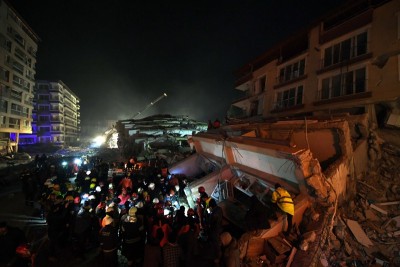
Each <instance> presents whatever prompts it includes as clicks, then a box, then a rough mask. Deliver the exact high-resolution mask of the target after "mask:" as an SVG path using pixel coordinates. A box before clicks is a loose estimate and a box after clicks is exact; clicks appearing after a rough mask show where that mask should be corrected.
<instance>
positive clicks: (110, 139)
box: [103, 93, 167, 148]
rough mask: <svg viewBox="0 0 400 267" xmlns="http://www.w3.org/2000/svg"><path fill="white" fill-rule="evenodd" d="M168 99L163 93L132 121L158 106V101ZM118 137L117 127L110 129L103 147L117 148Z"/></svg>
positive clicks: (106, 133) (105, 134) (105, 136)
mask: <svg viewBox="0 0 400 267" xmlns="http://www.w3.org/2000/svg"><path fill="white" fill-rule="evenodd" d="M165 97H167V94H166V93H163V94H162V95H160V96H159V97H157V98H156V99H154V100H153V101H152V102H150V104H148V105H147V106H146V107H145V108H144V109H142V110H141V111H139V112H138V113H136V114H135V115H134V116H133V117H132V118H131V120H133V119H134V118H136V117H137V116H139V115H142V113H143V112H145V111H146V110H148V109H149V108H150V107H152V106H154V104H156V103H157V102H158V101H160V100H161V99H163V98H165ZM117 135H118V131H117V129H116V128H115V126H113V127H112V128H111V129H108V130H107V131H106V132H105V133H104V134H103V136H104V143H103V146H107V147H110V148H113V147H116V146H117V144H116V143H117V142H116V140H114V139H118V137H117Z"/></svg>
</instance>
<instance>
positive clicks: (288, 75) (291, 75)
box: [279, 59, 306, 83]
mask: <svg viewBox="0 0 400 267" xmlns="http://www.w3.org/2000/svg"><path fill="white" fill-rule="evenodd" d="M305 63H306V61H305V59H302V60H300V61H297V62H295V63H293V64H291V65H287V66H285V67H282V68H281V69H280V70H279V82H280V83H282V82H286V81H290V80H293V79H296V78H298V77H301V76H303V75H304V71H305Z"/></svg>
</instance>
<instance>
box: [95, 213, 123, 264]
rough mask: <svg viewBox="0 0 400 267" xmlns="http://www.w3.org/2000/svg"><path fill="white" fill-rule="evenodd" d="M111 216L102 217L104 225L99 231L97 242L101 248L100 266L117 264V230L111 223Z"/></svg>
mask: <svg viewBox="0 0 400 267" xmlns="http://www.w3.org/2000/svg"><path fill="white" fill-rule="evenodd" d="M113 222H114V220H113V218H111V217H110V216H106V217H104V220H103V223H104V227H103V228H101V229H100V232H99V242H100V249H101V256H102V257H101V258H102V261H101V266H104V267H117V266H118V247H119V239H118V230H117V228H116V227H114V225H113Z"/></svg>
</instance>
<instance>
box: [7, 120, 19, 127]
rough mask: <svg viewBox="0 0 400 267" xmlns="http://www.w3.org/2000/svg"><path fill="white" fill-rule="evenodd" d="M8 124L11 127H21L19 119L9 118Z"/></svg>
mask: <svg viewBox="0 0 400 267" xmlns="http://www.w3.org/2000/svg"><path fill="white" fill-rule="evenodd" d="M8 125H9V126H10V128H19V119H14V118H9V119H8Z"/></svg>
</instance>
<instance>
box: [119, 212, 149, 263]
mask: <svg viewBox="0 0 400 267" xmlns="http://www.w3.org/2000/svg"><path fill="white" fill-rule="evenodd" d="M136 212H137V208H136V207H131V208H130V209H129V211H128V216H126V217H125V218H124V220H122V223H121V231H120V233H121V238H122V255H124V256H125V257H126V258H127V259H128V266H134V263H135V262H136V263H138V262H141V261H142V257H143V254H144V245H145V237H146V233H145V231H144V227H143V223H142V222H141V221H140V220H138V218H137V217H136Z"/></svg>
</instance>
